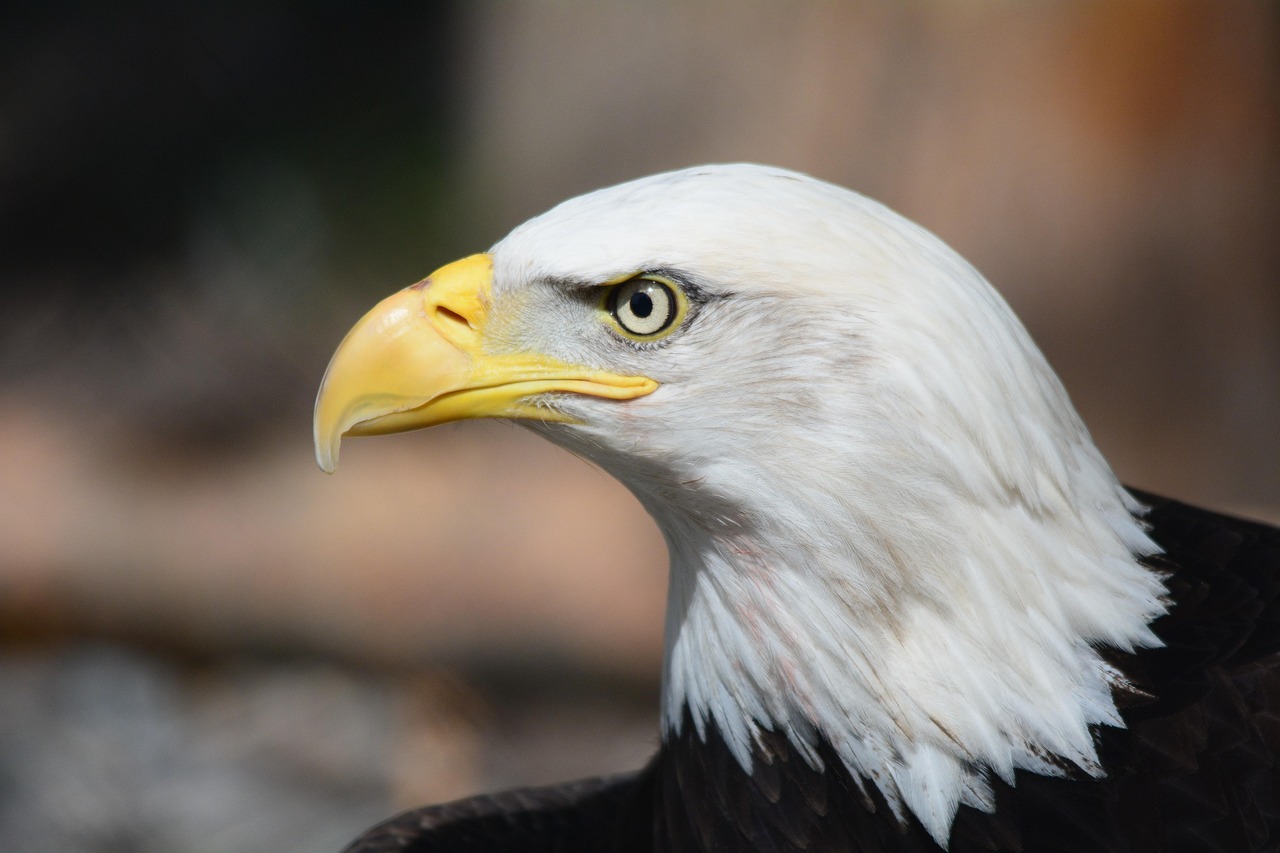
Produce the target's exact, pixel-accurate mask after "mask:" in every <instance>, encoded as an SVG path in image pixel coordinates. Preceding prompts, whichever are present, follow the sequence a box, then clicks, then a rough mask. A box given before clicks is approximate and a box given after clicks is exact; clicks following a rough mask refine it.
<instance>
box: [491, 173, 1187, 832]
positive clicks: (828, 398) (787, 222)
mask: <svg viewBox="0 0 1280 853" xmlns="http://www.w3.org/2000/svg"><path fill="white" fill-rule="evenodd" d="M563 233H568V234H571V235H572V239H571V240H565V239H561V237H560V235H561V234H563ZM549 247H550V248H549ZM552 248H554V249H555V251H551V249H552ZM495 257H496V259H497V260H496V261H495V269H496V270H497V271H498V273H497V274H498V275H499V277H501V278H503V279H504V280H505V279H510V280H511V281H522V280H524V279H526V278H535V279H536V278H539V277H541V278H545V279H548V280H557V279H559V278H570V279H574V278H576V279H582V278H584V277H585V278H586V279H587V280H595V281H609V280H616V279H617V278H618V276H620V275H625V274H627V273H628V271H631V272H634V271H635V270H641V269H655V268H666V269H680V270H684V271H685V272H686V273H688V274H689V275H691V276H693V277H694V278H695V279H696V280H697V281H699V282H702V283H704V284H705V285H707V286H708V290H709V291H711V292H713V293H715V294H716V295H717V298H714V299H711V300H709V301H708V302H707V303H706V304H705V305H703V306H702V307H701V308H700V310H699V312H698V316H697V317H696V318H695V320H693V321H691V322H689V323H688V327H687V329H686V330H685V331H683V332H681V333H680V334H678V335H676V336H673V337H672V338H671V339H670V341H669V343H664V344H663V345H661V346H659V347H657V348H655V349H653V350H651V351H650V350H637V351H635V352H634V353H631V354H630V355H628V356H626V358H629V359H630V361H625V362H617V361H609V362H607V363H609V364H610V365H611V366H612V367H613V369H617V364H625V365H627V366H626V367H624V368H623V369H626V370H633V371H634V372H637V373H644V375H647V376H651V377H653V378H654V379H656V380H657V381H659V382H660V383H661V387H660V388H659V389H658V390H657V391H656V392H654V393H653V394H651V395H649V396H648V397H645V398H642V399H639V400H635V401H631V402H629V403H628V404H626V406H622V407H609V406H608V405H607V404H600V402H599V401H590V400H583V399H574V398H573V397H572V396H566V397H564V398H557V399H555V400H549V401H547V402H546V405H548V406H557V407H560V408H563V409H564V410H565V411H567V412H569V413H570V414H572V415H574V417H575V418H576V419H577V420H579V421H580V425H575V426H573V427H567V426H563V425H557V424H546V425H534V428H535V429H538V430H539V431H540V432H543V433H544V434H546V435H548V436H549V437H550V438H552V439H553V440H556V441H559V442H560V443H562V444H564V445H566V446H568V447H570V448H571V449H573V450H575V451H577V452H579V453H581V454H582V455H584V456H586V457H588V458H591V459H594V460H596V461H598V462H599V463H600V464H601V465H602V466H604V467H605V468H606V469H607V470H609V471H610V472H611V473H613V474H614V475H615V476H617V477H618V478H619V479H621V480H622V481H623V482H624V483H626V484H627V485H628V486H630V487H631V489H632V490H633V491H634V492H635V493H636V495H637V496H638V497H639V498H640V500H641V501H642V502H643V503H644V504H645V505H646V507H647V508H648V509H649V511H650V513H651V514H652V515H653V516H654V518H655V519H656V520H657V521H658V524H659V526H660V527H661V528H662V530H663V532H664V534H665V535H666V537H667V541H668V545H669V548H670V552H671V582H670V599H669V604H668V611H667V625H666V632H667V637H666V644H667V645H666V660H665V669H664V679H665V683H664V691H663V717H664V724H665V726H666V728H667V729H668V730H676V729H679V727H680V726H681V724H682V722H681V721H682V711H683V709H684V708H685V707H688V708H689V709H690V711H691V712H692V718H693V720H694V724H695V725H696V726H697V727H698V728H699V730H700V731H702V730H704V729H705V727H706V726H708V725H712V724H714V725H715V726H716V727H717V728H718V729H719V731H720V732H721V733H722V734H723V736H724V737H725V739H726V740H727V742H728V743H729V745H730V747H731V748H732V749H733V751H734V754H735V755H736V756H737V758H738V760H739V761H740V762H741V763H742V765H743V766H744V767H749V765H750V761H751V746H752V741H753V735H754V732H755V731H756V730H758V729H759V728H760V727H769V728H772V729H777V730H780V731H783V732H785V733H786V734H787V736H788V737H789V738H790V740H791V742H792V743H793V744H794V745H795V746H796V748H797V749H799V750H800V751H801V752H802V753H804V754H805V755H806V756H807V757H808V758H809V760H810V761H813V762H816V761H817V757H816V755H815V753H814V752H813V751H812V745H813V744H814V743H815V739H816V738H817V737H818V735H819V733H820V734H821V736H822V737H824V738H826V739H827V740H828V741H829V742H830V743H831V744H832V746H833V747H834V748H835V750H836V752H837V753H838V754H839V756H840V757H841V759H842V760H843V761H844V762H845V764H846V765H847V766H848V769H849V770H850V771H851V772H852V773H853V775H854V777H855V778H865V779H869V780H870V781H871V782H872V783H873V784H875V785H876V786H878V787H879V789H880V790H881V791H882V792H883V794H884V796H885V797H886V798H887V800H888V802H889V803H890V804H891V805H892V807H893V808H894V809H895V810H896V811H897V812H898V814H899V815H904V814H906V813H908V812H909V813H912V814H914V815H915V816H916V817H918V818H919V819H920V821H921V822H922V823H923V825H924V826H925V828H926V829H927V830H928V831H929V832H930V833H931V834H932V835H933V837H934V838H935V839H937V840H938V841H939V843H941V844H943V845H944V846H945V844H946V841H947V836H948V834H949V832H950V826H951V823H952V820H953V819H954V816H955V813H956V809H957V808H958V806H959V804H960V803H967V804H969V805H972V806H974V807H975V808H979V809H991V808H993V803H992V792H991V786H990V783H989V779H990V777H991V775H992V774H994V775H995V776H997V777H1000V778H1002V779H1005V780H1008V781H1012V780H1013V772H1014V770H1015V769H1018V768H1025V769H1027V770H1031V771H1034V772H1039V773H1046V774H1054V773H1058V772H1060V769H1059V768H1060V767H1061V765H1062V762H1063V761H1066V762H1070V763H1072V764H1075V765H1077V766H1078V767H1080V768H1081V769H1082V770H1083V771H1084V772H1086V773H1092V774H1100V773H1101V769H1100V768H1099V766H1098V758H1097V755H1096V752H1095V748H1094V744H1093V738H1092V736H1091V733H1090V726H1093V725H1099V724H1101V725H1121V724H1122V721H1121V719H1120V717H1119V715H1118V713H1117V711H1116V707H1115V704H1114V702H1113V700H1112V687H1113V686H1114V685H1116V684H1117V682H1118V681H1119V679H1120V677H1121V676H1120V675H1119V674H1118V673H1117V672H1115V671H1114V670H1113V669H1112V668H1110V667H1109V666H1108V665H1107V663H1106V662H1105V661H1104V660H1103V658H1102V657H1101V656H1100V655H1099V654H1098V653H1097V652H1096V651H1095V647H1098V646H1110V647H1114V648H1118V649H1131V648H1134V647H1141V646H1152V645H1156V644H1157V640H1156V638H1155V636H1154V635H1153V634H1152V633H1151V631H1150V630H1149V628H1148V627H1147V626H1148V624H1149V623H1150V622H1151V621H1152V620H1153V619H1155V618H1156V617H1157V616H1159V615H1160V614H1161V613H1163V612H1164V610H1165V604H1164V602H1163V598H1162V596H1163V595H1164V592H1165V590H1164V588H1163V586H1162V583H1161V580H1160V578H1159V577H1158V576H1157V575H1155V574H1154V573H1152V572H1151V571H1149V570H1147V569H1146V568H1145V567H1144V566H1143V565H1142V564H1141V562H1140V558H1141V557H1142V556H1144V555H1148V554H1152V553H1154V552H1156V551H1157V548H1156V546H1155V545H1154V544H1153V543H1152V542H1151V541H1150V539H1149V538H1148V537H1147V536H1146V533H1145V532H1144V528H1143V526H1142V523H1141V521H1140V520H1138V519H1137V518H1136V517H1135V513H1137V512H1140V509H1141V508H1140V507H1139V506H1137V504H1136V503H1135V502H1134V501H1133V499H1132V498H1131V497H1130V496H1129V495H1128V494H1127V493H1126V492H1125V491H1124V490H1123V489H1122V487H1121V486H1120V484H1119V483H1118V481H1117V480H1116V478H1115V476H1114V475H1113V474H1112V472H1111V470H1110V468H1109V467H1108V465H1107V463H1106V462H1105V460H1103V458H1102V456H1101V455H1100V454H1099V452H1098V451H1097V449H1096V448H1095V447H1094V445H1093V442H1092V440H1091V439H1090V437H1089V435H1088V432H1087V431H1086V430H1085V428H1084V426H1083V424H1082V423H1081V422H1080V420H1079V418H1078V416H1077V415H1076V413H1075V410H1074V409H1073V408H1072V406H1071V403H1070V401H1069V400H1068V398H1067V395H1066V392H1065V391H1064V390H1063V388H1062V386H1061V384H1060V383H1059V382H1058V380H1057V378H1056V377H1055V376H1054V375H1053V372H1052V371H1051V370H1050V368H1049V366H1048V364H1047V363H1046V362H1045V360H1044V358H1043V356H1042V355H1041V354H1040V352H1039V351H1038V350H1037V349H1036V347H1035V345H1034V344H1033V343H1032V342H1031V340H1030V338H1029V336H1028V335H1027V334H1026V331H1025V330H1024V329H1023V328H1022V326H1021V324H1020V323H1019V322H1018V320H1017V319H1016V318H1015V317H1014V316H1013V313H1012V312H1011V311H1010V310H1009V308H1008V306H1007V305H1005V304H1004V302H1003V301H1002V300H1001V299H1000V297H999V295H997V294H996V293H995V291H994V290H992V289H991V287H990V286H989V285H988V284H987V283H986V281H985V280H984V279H983V278H982V276H981V275H979V274H978V273H977V272H976V271H975V270H974V269H973V268H972V267H970V266H969V265H968V264H966V263H965V262H964V261H963V260H962V259H960V258H959V257H958V256H956V255H955V253H953V252H951V251H950V250H949V249H948V248H947V247H946V246H945V245H943V244H942V243H941V242H940V241H939V240H937V238H935V237H933V236H932V235H930V234H928V233H927V232H925V231H924V230H923V229H921V228H919V227H918V226H916V225H913V224H912V223H910V222H908V221H906V220H904V219H902V218H901V217H899V216H897V215H896V214H894V213H892V212H891V211H889V210H887V209H885V208H883V207H881V206H880V205H878V204H876V203H874V202H872V201H870V200H868V199H865V198H863V197H861V196H858V195H856V194H854V193H850V192H847V191H845V190H841V189H838V188H835V187H832V186H830V185H826V184H822V183H820V182H816V181H813V180H812V179H810V178H806V177H804V176H799V175H795V174H789V173H782V172H778V171H777V170H770V169H761V168H759V167H750V166H729V167H706V168H700V169H695V170H689V171H687V172H680V173H673V174H671V175H665V176H657V177H655V178H651V179H646V180H644V181H639V182H635V183H633V184H628V185H623V186H622V187H618V188H615V189H612V190H606V191H601V192H600V193H596V194H592V195H589V196H584V197H582V198H580V199H577V200H574V201H571V202H567V203H565V204H564V205H561V206H560V207H559V208H556V209H555V210H553V211H551V212H550V213H548V214H546V215H545V216H544V217H542V218H540V219H537V220H533V221H532V222H530V223H528V224H526V225H525V226H523V227H522V228H521V229H518V230H517V231H516V232H514V233H513V234H512V236H511V237H509V238H507V240H506V241H504V243H503V244H500V246H499V247H497V248H496V249H495ZM611 358H621V357H613V356H611Z"/></svg>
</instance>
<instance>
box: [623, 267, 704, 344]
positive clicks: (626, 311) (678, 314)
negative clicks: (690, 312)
mask: <svg viewBox="0 0 1280 853" xmlns="http://www.w3.org/2000/svg"><path fill="white" fill-rule="evenodd" d="M604 304H605V309H606V310H607V311H608V312H609V315H610V316H611V317H612V318H613V321H614V322H615V323H617V325H618V329H619V330H620V331H621V332H622V333H623V334H624V335H626V336H627V337H629V338H633V339H637V340H653V339H654V338H657V337H661V336H662V335H663V333H664V332H668V331H670V330H672V329H674V328H675V326H676V323H677V321H678V320H680V319H683V316H684V313H685V307H686V303H685V299H684V294H683V293H681V292H680V290H679V288H678V287H676V285H674V284H672V283H671V282H668V281H666V280H665V279H659V278H656V277H652V276H643V277H637V278H632V279H628V280H627V281H624V282H622V283H621V284H617V285H614V286H613V287H611V288H609V290H608V292H607V293H606V294H605V303H604Z"/></svg>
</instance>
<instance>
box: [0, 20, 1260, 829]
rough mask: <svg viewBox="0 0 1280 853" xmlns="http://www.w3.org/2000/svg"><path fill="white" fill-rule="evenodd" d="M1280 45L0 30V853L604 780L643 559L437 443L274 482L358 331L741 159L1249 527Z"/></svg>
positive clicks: (551, 487) (905, 23) (1142, 32)
mask: <svg viewBox="0 0 1280 853" xmlns="http://www.w3.org/2000/svg"><path fill="white" fill-rule="evenodd" d="M1278 122H1280V11H1278V10H1277V7H1276V5H1275V4H1272V3H1261V2H1243V0H1213V2H1210V1H1209V0H1205V2H1185V0H1168V2H1135V3H1125V4H1106V3H1094V2H1081V3H1072V2H1061V3H1036V4H1027V3H1016V2H999V1H998V2H990V3H966V2H933V3H912V4H898V3H892V2H887V0H886V2H871V3H863V4H846V3H836V2H829V3H814V4H789V3H781V2H777V3H769V2H759V3H751V4H729V3H698V4H692V3H688V4H683V3H664V4H653V3H638V2H637V3H623V2H614V3H603V4H602V3H584V2H563V3H514V2H491V3H484V4H476V3H464V2H458V0H455V2H436V3H430V4H424V3H407V2H406V3H382V4H356V3H338V2H323V3H301V2H282V1H281V0H260V2H257V3H253V4H248V3H230V4H201V3H183V2H178V3H160V2H150V3H145V2H144V3H120V4H105V3H103V4H95V3H87V2H82V3H71V4H59V3H23V2H10V3H7V4H6V5H5V7H4V9H3V11H0V283H3V288H2V289H0V849H4V850H6V851H8V850H12V851H43V850H57V851H251V850H252V851H258V850H263V849H271V850H280V851H292V850H297V851H303V850H307V851H315V850H336V849H338V848H339V847H340V846H341V845H342V844H343V843H345V842H346V841H347V840H349V839H350V838H351V837H353V836H354V835H355V834H356V833H358V832H359V831H360V830H362V829H363V828H365V827H366V826H367V825H369V824H371V823H372V822H374V821H376V820H378V819H380V818H383V817H386V816H388V815H390V814H391V813H392V812H394V811H396V810H397V809H400V808H404V807H409V806H413V805H418V804H421V803H424V802H427V801H433V800H441V799H448V798H453V797H458V796H463V795H467V794H470V793H473V792H475V791H477V790H481V789H490V788H496V787H503V786H510V785H517V784H535V783H547V782H554V781H558V780H561V779H565V778H570V777H574V776H580V775H586V774H590V773H599V772H609V771H613V770H621V769H628V768H631V767H635V766H638V765H639V764H640V763H642V762H643V760H644V759H645V757H646V756H647V755H648V754H649V752H650V751H651V750H652V749H653V747H654V745H655V743H656V710H657V680H658V665H659V659H660V653H661V613H662V606H663V598H664V594H665V583H666V577H665V554H664V552H663V548H662V543H661V540H660V537H659V536H658V534H657V532H656V530H655V529H654V528H653V526H652V525H651V523H650V522H649V521H648V519H647V518H646V517H645V516H644V514H643V512H642V511H641V510H640V509H639V507H638V505H636V504H635V502H634V501H633V500H632V499H631V498H630V497H629V495H627V494H626V493H625V492H624V491H623V490H622V489H621V487H619V486H617V485H616V484H615V483H614V482H613V481H612V480H610V479H609V478H608V477H607V476H606V475H604V474H603V473H601V472H599V471H598V470H596V469H593V468H591V467H590V466H588V465H586V464H585V463H582V462H580V461H578V460H576V459H574V458H572V457H570V456H567V455H566V454H564V453H562V452H561V451H558V450H556V449H554V448H552V447H550V446H548V445H546V444H544V443H540V442H539V441H537V440H535V439H533V438H532V437H530V436H528V435H526V434H525V433H523V432H522V431H520V430H519V429H517V428H515V427H511V426H506V425H502V424H491V423H470V424H466V425H459V426H450V427H444V428H441V429H438V430H435V431H432V432H430V433H418V434H411V435H406V436H399V437H395V438H387V439H380V440H378V441H375V442H369V443H365V442H363V441H355V442H351V443H349V444H347V445H344V448H343V466H342V469H341V471H340V473H339V474H338V476H335V477H325V476H323V475H322V474H321V473H320V472H319V471H318V470H317V469H316V467H315V463H314V461H313V456H312V448H311V444H310V436H311V432H310V414H311V411H310V410H311V402H312V399H313V395H314V393H315V390H316V387H317V385H318V383H319V380H320V377H321V375H322V373H323V370H324V366H325V364H326V362H327V359H328V356H329V354H330V353H331V352H332V349H333V347H334V346H335V345H336V343H337V341H338V340H339V339H340V338H341V336H342V334H343V333H344V332H345V330H346V329H347V328H348V327H349V326H350V324H351V323H352V322H353V321H354V320H355V319H356V318H357V317H358V316H359V315H360V314H361V313H362V312H363V311H364V310H365V309H366V308H368V307H369V306H371V305H372V304H373V303H374V302H375V301H376V300H377V299H379V298H381V297H382V296H384V295H386V294H388V293H390V292H391V291H393V290H395V289H397V288H399V287H401V286H403V285H405V284H409V283H412V282H414V281H416V280H418V279H419V278H421V277H422V276H424V275H426V274H427V273H429V272H430V271H431V270H433V269H434V268H436V267H437V266H439V265H441V264H443V263H445V262H447V261H450V260H453V259H455V258H458V257H461V256H463V255H466V254H469V253H472V252H475V251H481V250H483V249H485V248H486V247H488V246H489V245H490V244H492V243H493V242H494V241H496V240H497V239H498V238H500V237H501V236H502V235H503V234H504V233H506V231H507V230H509V229H510V228H511V227H513V226H515V225H516V224H518V223H519V222H521V221H523V220H524V219H526V218H528V217H529V216H531V215H533V214H536V213H538V212H540V211H541V210H543V209H545V208H546V207H548V206H549V205H551V204H553V203H555V202H557V201H559V200H561V199H563V198H566V197H568V196H570V195H573V194H576V193H579V192H583V191H586V190H590V189H594V188H596V187H599V186H603V185H606V184H609V183H613V182H617V181H621V180H625V179H629V178H633V177H638V176H640V175H644V174H647V173H651V172H654V171H658V170H663V169H669V168H676V167H681V166H686V165H691V164H695V163H701V162H716V161H733V160H750V161H759V162H767V163H773V164H777V165H781V166H786V167H790V168H794V169H799V170H802V171H807V172H810V173H812V174H814V175H816V176H819V177H821V178H825V179H828V180H831V181H835V182H837V183H841V184H844V185H846V186H849V187H852V188H855V189H858V190H860V191H862V192H865V193H867V194H869V195H872V196H875V197H876V198H879V199H880V200H882V201H884V202H886V203H888V204H889V205H890V206H892V207H894V208H896V209H898V210H899V211H901V212H902V213H904V214H906V215H907V216H909V217H911V218H913V219H915V220H917V221H919V222H921V223H922V224H924V225H925V226H927V227H928V228H930V229H932V230H933V231H935V232H937V233H938V234H939V235H941V236H942V237H943V239H945V240H947V241H948V242H949V243H951V244H952V245H953V246H954V247H955V248H957V249H958V250H959V251H960V252H961V253H962V254H964V255H966V256H967V257H968V258H969V259H970V260H971V261H973V262H974V263H975V264H976V265H977V266H978V267H979V269H981V270H983V271H984V272H985V273H986V275H987V276H988V278H990V279H991V281H992V282H993V283H994V284H995V285H996V286H997V287H998V288H999V289H1000V290H1001V291H1002V292H1003V293H1004V294H1005V296H1006V297H1007V298H1008V300H1009V301H1010V302H1011V303H1012V304H1013V306H1014V308H1015V309H1016V310H1017V311H1018V312H1019V314H1020V315H1021V316H1022V318H1023V319H1024V321H1025V322H1026V324H1027V325H1028V326H1029V327H1030V329H1031V332H1032V334H1033V335H1034V337H1035V338H1036V339H1037V341H1038V342H1039V343H1040V345H1041V346H1042V348H1043V349H1044V350H1045V351H1046V353H1047V354H1048V356H1049V359H1050V361H1051V362H1052V363H1053V364H1054V365H1055V367H1056V368H1057V369H1058V371H1059V373H1060V374H1061V376H1062V378H1063V380H1064V381H1065V383H1066V385H1067V387H1068V389H1069V391H1070V392H1071V394H1072V396H1073V398H1074V400H1075V402H1076V403H1077V405H1078V407H1079V408H1080V410H1081V412H1082V414H1083V415H1084V417H1085V420H1086V421H1087V422H1088V423H1089V425H1090V427H1091V429H1092V431H1093V433H1094V436H1095V438H1096V439H1097V441H1098V443H1099V444H1100V445H1101V447H1102V449H1103V451H1104V452H1105V453H1106V454H1107V455H1108V457H1109V458H1110V459H1111V460H1112V462H1113V464H1114V466H1115V467H1116V468H1117V470H1118V471H1119V473H1120V474H1121V476H1122V477H1123V478H1124V479H1125V480H1126V481H1127V482H1129V483H1132V484H1134V485H1139V486H1142V487H1145V488H1149V489H1152V490H1156V491H1161V492H1166V493H1169V494H1172V495H1175V496H1178V497H1181V498H1183V499H1185V500H1189V501H1192V502H1199V503H1202V504H1206V505H1210V506H1214V507H1218V508H1223V509H1229V510H1235V511H1240V512H1245V513H1249V514H1252V515H1255V516H1258V517H1263V518H1270V519H1271V520H1273V521H1276V520H1280V453H1278V452H1277V438H1276V437H1277V435H1278V434H1280V239H1278V237H1280V124H1278Z"/></svg>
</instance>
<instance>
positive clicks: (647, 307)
mask: <svg viewBox="0 0 1280 853" xmlns="http://www.w3.org/2000/svg"><path fill="white" fill-rule="evenodd" d="M630 306H631V313H632V314H635V315H636V316H637V317H639V318H640V319H642V320H643V319H644V318H645V317H648V316H649V315H650V314H652V313H653V297H652V296H650V295H649V294H647V293H645V292H644V291H636V292H635V293H633V294H631V300H630Z"/></svg>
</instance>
